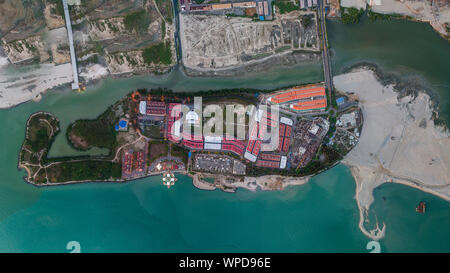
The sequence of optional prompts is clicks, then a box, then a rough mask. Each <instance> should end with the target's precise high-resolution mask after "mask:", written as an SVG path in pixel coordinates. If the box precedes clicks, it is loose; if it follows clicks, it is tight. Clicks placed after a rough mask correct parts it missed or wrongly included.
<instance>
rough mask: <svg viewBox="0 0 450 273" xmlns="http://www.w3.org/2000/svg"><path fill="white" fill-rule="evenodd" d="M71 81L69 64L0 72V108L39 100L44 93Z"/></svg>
mask: <svg viewBox="0 0 450 273" xmlns="http://www.w3.org/2000/svg"><path fill="white" fill-rule="evenodd" d="M72 81H73V76H72V67H71V64H70V63H66V64H61V65H54V64H41V65H39V66H37V67H36V68H32V69H31V68H14V67H10V68H9V69H8V68H5V69H1V70H0V108H9V107H12V106H15V105H18V104H21V103H24V102H27V101H29V100H39V99H40V97H41V94H42V93H44V92H45V91H47V90H49V89H51V88H54V87H57V86H60V85H64V84H67V83H70V82H72Z"/></svg>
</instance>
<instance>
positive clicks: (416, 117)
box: [334, 65, 450, 240]
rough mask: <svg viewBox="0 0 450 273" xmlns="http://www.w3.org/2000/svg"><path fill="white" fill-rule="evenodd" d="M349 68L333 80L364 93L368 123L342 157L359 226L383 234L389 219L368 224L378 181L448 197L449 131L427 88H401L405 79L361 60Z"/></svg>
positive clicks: (376, 236) (341, 87) (369, 232)
mask: <svg viewBox="0 0 450 273" xmlns="http://www.w3.org/2000/svg"><path fill="white" fill-rule="evenodd" d="M347 72H348V73H346V74H342V75H338V76H335V78H334V82H335V86H336V87H337V89H339V90H341V91H345V92H352V93H356V94H357V95H358V96H361V105H362V110H363V114H364V119H365V124H364V127H363V131H362V134H361V139H360V141H359V143H358V145H357V146H356V147H355V149H354V150H352V151H350V153H349V154H347V156H346V157H344V159H343V161H342V163H343V164H344V165H346V166H347V167H349V168H350V170H351V172H352V176H353V177H354V179H355V182H356V194H355V199H356V202H357V204H358V209H359V213H360V221H359V228H360V229H361V231H362V232H363V233H364V234H365V235H366V236H368V237H370V238H371V239H373V240H379V239H381V238H383V237H384V234H385V228H386V226H385V224H384V223H383V227H382V228H380V227H379V223H378V219H377V220H376V223H375V225H374V226H375V228H374V229H372V230H367V228H366V225H365V224H366V223H367V224H369V220H368V213H369V208H370V205H371V204H372V203H373V201H374V197H373V190H374V189H375V188H377V187H379V186H380V185H382V184H384V183H398V184H402V185H405V186H410V187H414V188H416V189H419V190H421V191H424V192H427V193H430V194H433V195H435V196H438V197H440V198H442V199H444V200H446V201H450V191H449V188H450V187H449V186H450V183H449V175H450V174H449V172H448V167H447V169H446V167H445V166H448V165H447V164H448V163H449V162H450V159H449V158H448V156H446V155H445V150H446V149H447V150H448V149H449V145H447V144H448V143H450V142H449V140H450V138H449V137H450V134H449V131H448V129H447V127H446V126H445V125H436V124H434V119H433V116H432V114H431V113H432V112H433V111H436V110H435V109H436V108H435V105H436V104H435V103H433V101H432V99H431V97H430V96H429V95H428V92H427V90H426V89H420V87H418V86H415V87H416V88H415V89H414V88H413V89H411V90H408V91H407V92H403V93H402V90H398V89H397V86H399V85H400V86H401V85H402V84H403V83H402V82H401V80H400V79H398V78H392V77H389V78H383V75H385V74H383V72H382V71H381V70H379V69H378V68H376V67H374V66H371V67H369V66H367V65H358V66H354V67H353V68H352V69H351V70H348V71H347ZM371 77H373V78H372V79H371ZM393 79H395V81H393ZM363 86H364V87H363ZM427 120H429V121H430V124H429V125H428V126H427V125H426V121H427ZM424 121H425V122H424ZM431 121H433V122H431ZM422 123H424V124H425V126H421V124H422ZM386 134H387V135H386ZM409 143H411V144H409ZM446 143H447V144H446ZM416 146H417V147H416ZM430 157H431V158H432V160H431V162H430V163H429V164H428V162H426V160H430V159H429V158H430ZM407 158H408V159H407ZM405 162H406V163H405ZM408 162H410V164H408ZM413 164H414V166H410V165H413ZM442 181H444V182H442Z"/></svg>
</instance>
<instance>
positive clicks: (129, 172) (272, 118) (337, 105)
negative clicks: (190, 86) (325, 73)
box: [19, 83, 363, 191]
mask: <svg viewBox="0 0 450 273" xmlns="http://www.w3.org/2000/svg"><path fill="white" fill-rule="evenodd" d="M223 94H227V96H226V97H224V96H222V95H223ZM200 97H201V98H202V105H201V107H200V108H199V107H197V105H196V103H195V100H196V98H200ZM329 102H330V99H329V98H328V97H327V92H326V87H325V85H324V84H323V83H316V84H309V85H303V86H292V87H288V88H283V89H280V90H275V91H266V90H253V89H242V90H222V91H208V92H198V93H174V92H172V91H170V90H165V89H153V90H145V89H141V90H136V91H133V92H131V93H130V94H128V95H127V96H125V97H123V98H122V99H120V100H119V101H118V102H116V103H115V104H114V105H111V106H110V107H109V108H108V109H107V110H106V111H105V112H104V113H102V114H101V115H100V116H99V117H98V118H97V119H95V120H77V121H75V122H74V123H73V124H71V125H70V126H69V128H68V130H67V132H64V133H65V134H66V137H67V141H68V142H69V143H70V144H71V145H72V146H73V148H75V149H77V150H82V151H86V150H88V149H90V148H92V147H98V148H106V149H108V150H109V155H108V156H82V157H80V156H74V157H64V158H52V157H48V156H47V154H48V151H49V150H50V148H51V144H52V141H53V140H54V138H55V137H56V135H57V134H59V133H61V132H60V131H61V130H60V127H59V121H58V118H57V117H55V116H54V115H52V114H51V113H46V112H38V113H35V114H33V115H31V116H30V118H29V120H28V122H27V128H26V137H25V141H24V143H23V146H22V149H21V151H20V155H19V157H20V159H19V167H20V168H24V169H25V170H26V171H27V177H26V180H27V181H28V182H29V183H32V184H34V185H39V186H45V185H59V184H67V183H79V182H90V181H112V182H124V181H128V180H133V179H137V178H142V177H146V176H150V175H159V174H163V173H167V172H169V173H176V172H179V173H183V174H187V175H190V176H192V177H193V178H194V179H193V183H194V185H195V186H196V187H198V188H201V189H209V190H212V189H216V188H220V189H222V190H224V191H235V190H236V189H237V188H239V187H244V188H248V189H256V188H257V187H258V186H259V187H260V188H262V189H282V188H284V187H285V186H287V185H289V184H291V183H294V182H293V180H292V179H288V178H292V177H309V176H311V175H314V174H316V173H318V172H321V171H323V170H325V169H327V168H329V167H331V166H334V165H335V164H336V163H338V162H339V161H340V160H341V159H342V158H343V156H344V155H345V154H347V153H348V152H349V151H350V150H351V149H352V148H353V147H354V146H355V145H356V143H357V142H358V138H359V135H360V132H361V130H362V126H363V120H362V113H361V110H360V108H359V106H358V103H357V101H355V100H354V99H353V98H352V97H349V96H345V95H339V96H338V98H334V99H333V101H332V102H331V103H329ZM212 105H214V106H216V107H219V109H220V111H223V112H222V113H220V114H223V117H224V118H223V121H222V123H221V124H215V125H213V126H212V132H213V134H211V133H209V134H208V133H207V132H206V129H207V127H208V125H209V124H210V122H211V120H212V119H215V118H217V117H218V116H217V115H218V114H217V112H216V113H215V114H214V115H211V113H209V110H208V109H209V108H210V106H212ZM181 106H183V107H185V109H184V110H183V111H181V110H182V107H181ZM272 106H276V107H277V108H273V107H272ZM229 107H233V110H232V111H233V112H232V114H233V115H232V119H231V120H230V119H229V117H225V116H226V114H225V111H226V110H227V108H229ZM239 107H241V108H239ZM240 109H241V110H243V111H241V112H239V110H240ZM273 109H275V110H276V112H275V111H274V110H273ZM185 124H188V126H184V125H185ZM220 127H221V128H220ZM263 127H264V128H265V129H264V130H263ZM219 129H220V130H221V132H222V131H223V133H222V135H219V134H217V133H216V131H217V132H218V131H219ZM198 132H200V133H198ZM242 132H243V133H242ZM265 134H266V135H270V136H271V137H272V136H274V137H276V139H275V141H274V140H272V138H271V137H267V136H265ZM272 176H276V179H274V178H273V177H272ZM252 177H261V179H256V181H255V180H254V179H251V178H252ZM298 181H301V180H298ZM297 183H298V182H297Z"/></svg>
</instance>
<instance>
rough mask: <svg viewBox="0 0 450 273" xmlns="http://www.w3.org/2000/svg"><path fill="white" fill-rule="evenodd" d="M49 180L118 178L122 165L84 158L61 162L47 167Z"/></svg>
mask: <svg viewBox="0 0 450 273" xmlns="http://www.w3.org/2000/svg"><path fill="white" fill-rule="evenodd" d="M47 174H48V178H49V182H53V183H55V182H67V181H85V180H91V181H101V180H107V179H111V178H114V179H119V178H120V177H121V175H122V165H121V164H119V163H113V162H111V161H97V160H84V161H76V162H63V163H60V164H56V165H52V166H50V167H48V168H47Z"/></svg>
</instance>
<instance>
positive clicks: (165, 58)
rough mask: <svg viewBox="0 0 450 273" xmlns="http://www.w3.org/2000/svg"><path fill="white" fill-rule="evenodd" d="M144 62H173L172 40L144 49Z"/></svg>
mask: <svg viewBox="0 0 450 273" xmlns="http://www.w3.org/2000/svg"><path fill="white" fill-rule="evenodd" d="M142 57H143V58H144V62H145V63H147V64H164V65H170V64H171V63H172V51H171V50H170V42H165V43H164V42H160V43H158V44H156V45H152V46H150V47H147V48H146V49H144V51H143V53H142Z"/></svg>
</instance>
